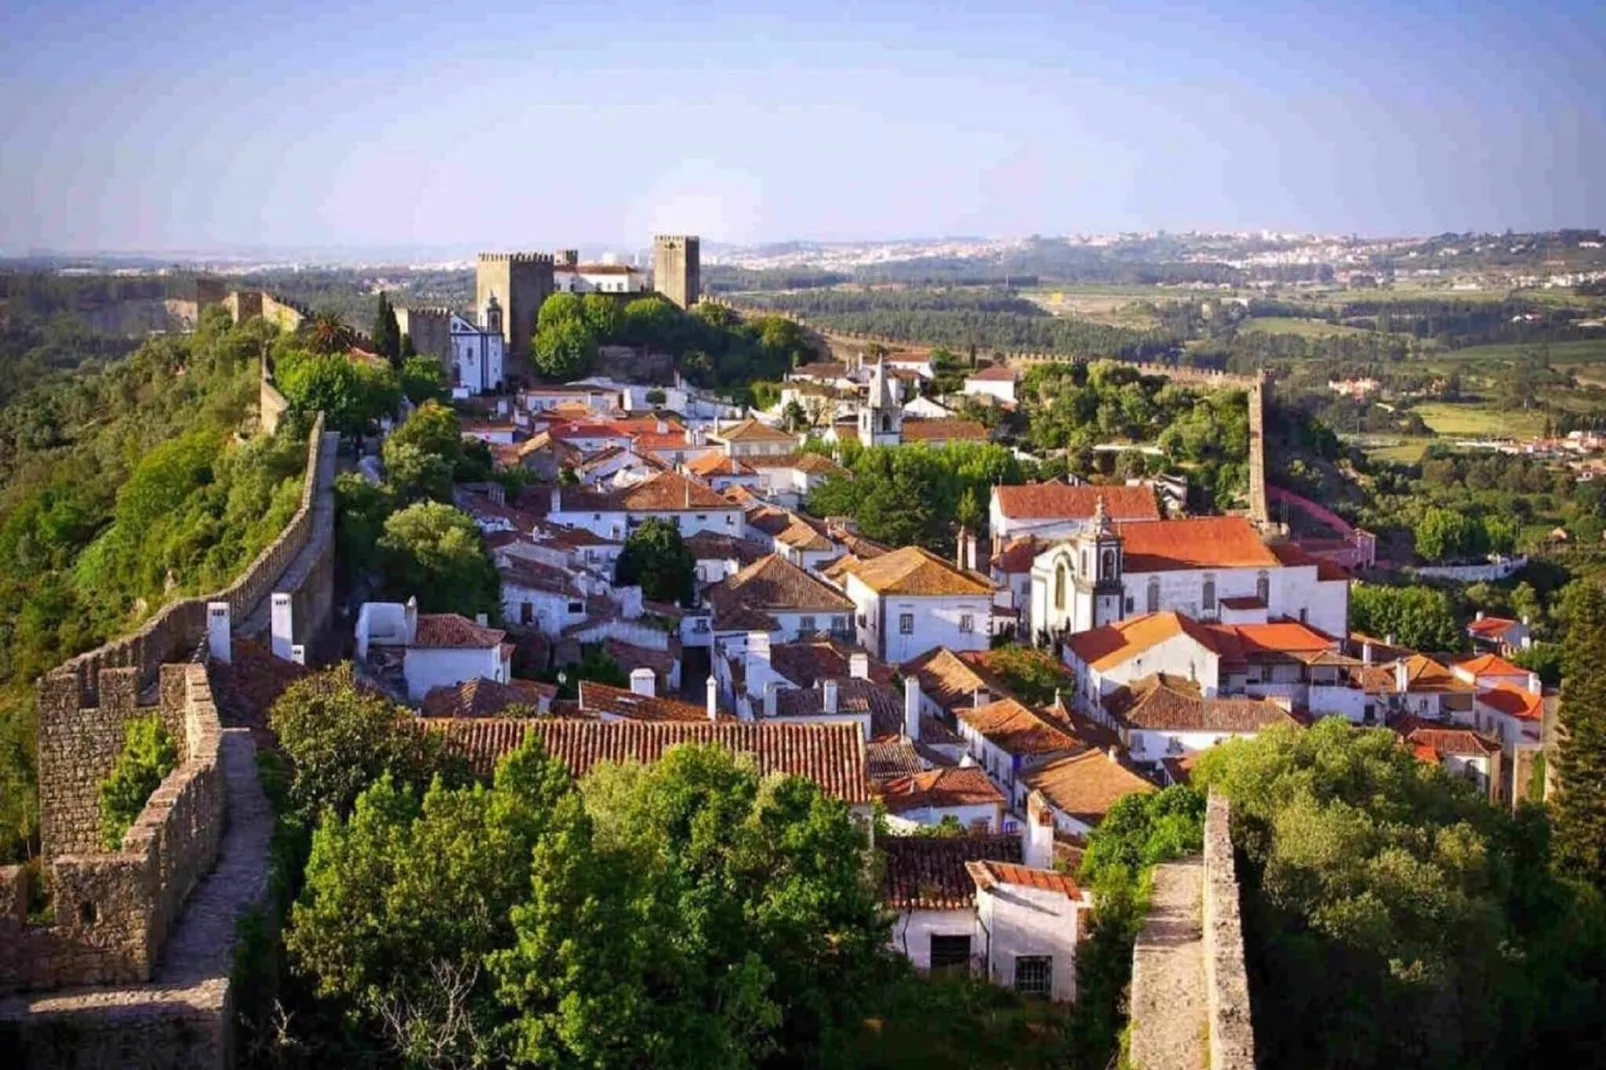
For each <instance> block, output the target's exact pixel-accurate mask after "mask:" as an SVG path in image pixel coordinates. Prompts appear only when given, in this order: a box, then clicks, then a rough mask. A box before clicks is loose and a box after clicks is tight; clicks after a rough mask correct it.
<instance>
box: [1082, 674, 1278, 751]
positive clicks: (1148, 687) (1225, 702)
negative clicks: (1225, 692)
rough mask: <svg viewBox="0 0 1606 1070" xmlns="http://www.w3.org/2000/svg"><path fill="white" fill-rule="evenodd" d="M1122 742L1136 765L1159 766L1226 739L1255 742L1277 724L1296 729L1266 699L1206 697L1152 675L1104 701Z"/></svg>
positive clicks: (1195, 688) (1189, 685)
mask: <svg viewBox="0 0 1606 1070" xmlns="http://www.w3.org/2000/svg"><path fill="white" fill-rule="evenodd" d="M1104 708H1105V710H1106V711H1107V712H1108V713H1109V715H1110V718H1111V720H1112V721H1113V722H1114V724H1115V727H1116V729H1117V731H1119V732H1120V734H1121V743H1122V744H1123V745H1124V746H1125V747H1126V750H1127V754H1128V755H1129V756H1130V757H1131V759H1132V761H1134V762H1137V763H1139V764H1143V765H1156V764H1158V763H1160V762H1162V761H1164V760H1165V759H1167V758H1182V757H1183V756H1185V755H1188V754H1195V753H1198V752H1199V751H1205V750H1209V749H1210V748H1211V747H1214V746H1215V745H1216V744H1217V743H1220V742H1221V741H1222V740H1224V739H1235V738H1239V737H1242V738H1253V737H1254V736H1255V735H1257V734H1258V733H1260V732H1262V731H1264V730H1265V729H1267V728H1269V727H1271V726H1272V725H1297V724H1299V722H1298V721H1297V720H1296V719H1295V718H1294V716H1293V715H1292V714H1291V713H1289V712H1288V710H1287V709H1286V708H1285V707H1283V706H1281V705H1279V704H1278V703H1276V702H1274V701H1272V700H1271V699H1266V698H1247V697H1238V698H1221V697H1217V698H1206V697H1205V696H1204V694H1203V693H1202V691H1201V690H1200V688H1199V685H1198V684H1196V683H1194V682H1193V681H1191V680H1184V679H1180V678H1178V677H1173V676H1167V675H1165V674H1164V673H1150V674H1149V675H1148V676H1145V677H1142V678H1141V679H1138V680H1136V681H1134V682H1133V683H1132V684H1130V685H1127V686H1123V687H1119V688H1116V690H1115V691H1113V692H1112V693H1111V694H1109V695H1107V696H1105V699H1104Z"/></svg>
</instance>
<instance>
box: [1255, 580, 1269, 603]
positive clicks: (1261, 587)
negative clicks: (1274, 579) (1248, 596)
mask: <svg viewBox="0 0 1606 1070" xmlns="http://www.w3.org/2000/svg"><path fill="white" fill-rule="evenodd" d="M1255 597H1256V598H1258V599H1260V604H1261V605H1263V606H1269V605H1271V576H1269V575H1267V574H1266V573H1264V572H1262V573H1261V574H1260V575H1259V576H1256V577H1255Z"/></svg>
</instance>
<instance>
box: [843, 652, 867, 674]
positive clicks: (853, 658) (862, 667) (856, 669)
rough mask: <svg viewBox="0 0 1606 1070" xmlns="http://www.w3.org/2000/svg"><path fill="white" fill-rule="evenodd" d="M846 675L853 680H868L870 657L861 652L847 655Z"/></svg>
mask: <svg viewBox="0 0 1606 1070" xmlns="http://www.w3.org/2000/svg"><path fill="white" fill-rule="evenodd" d="M848 675H849V676H851V677H852V678H853V679H855V680H868V679H870V655H869V654H866V653H865V652H864V651H862V650H857V651H854V652H853V653H852V654H849V655H848Z"/></svg>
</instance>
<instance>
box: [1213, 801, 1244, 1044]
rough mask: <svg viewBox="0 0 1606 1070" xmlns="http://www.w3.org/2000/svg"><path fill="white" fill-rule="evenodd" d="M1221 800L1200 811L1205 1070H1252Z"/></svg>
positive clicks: (1240, 937)
mask: <svg viewBox="0 0 1606 1070" xmlns="http://www.w3.org/2000/svg"><path fill="white" fill-rule="evenodd" d="M1230 823H1231V822H1230V814H1229V807H1228V804H1227V800H1226V799H1225V798H1223V797H1221V796H1220V795H1217V794H1215V793H1214V792H1212V793H1211V795H1210V802H1209V804H1208V807H1207V809H1206V811H1205V829H1204V951H1205V956H1204V968H1205V995H1206V1005H1207V1007H1208V1009H1209V1015H1210V1018H1209V1021H1210V1067H1211V1070H1254V1067H1255V1029H1254V1024H1253V1020H1252V1016H1251V1013H1250V999H1249V974H1248V971H1247V969H1246V968H1245V965H1244V929H1243V917H1242V912H1241V911H1242V892H1241V890H1240V888H1239V886H1238V864H1237V859H1236V856H1235V854H1234V852H1233V848H1232V835H1231V830H1230V828H1229V826H1230Z"/></svg>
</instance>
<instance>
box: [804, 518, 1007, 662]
mask: <svg viewBox="0 0 1606 1070" xmlns="http://www.w3.org/2000/svg"><path fill="white" fill-rule="evenodd" d="M826 578H827V579H831V580H833V581H834V582H837V583H840V584H841V585H842V589H843V591H844V592H846V594H847V596H848V598H849V599H851V600H852V602H853V605H854V606H855V616H854V623H855V625H856V627H857V630H858V637H859V645H860V646H862V647H864V648H865V649H867V650H869V651H871V652H872V653H873V654H875V656H876V657H878V658H880V659H881V660H883V661H890V662H904V661H908V660H909V659H911V658H913V657H914V656H915V655H916V654H921V653H924V652H925V651H927V650H930V649H931V648H932V647H935V646H942V647H947V648H948V649H949V650H985V649H987V647H988V645H989V636H990V635H991V629H992V624H991V621H992V612H993V594H994V586H993V582H992V580H990V579H988V578H987V577H986V576H984V575H982V574H981V573H979V572H976V571H975V570H974V569H970V568H965V569H961V568H958V567H957V566H955V565H953V564H951V563H949V562H947V561H944V560H943V559H942V558H940V557H938V556H937V555H936V554H934V553H932V552H931V551H930V550H927V549H924V548H923V547H919V546H905V547H903V548H902V549H899V550H894V551H893V552H892V553H890V554H884V555H882V556H880V557H876V558H872V559H870V560H867V561H865V560H859V559H857V558H854V557H846V558H843V559H842V561H840V562H838V563H837V564H836V565H833V566H831V568H829V569H828V570H827V573H826Z"/></svg>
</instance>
